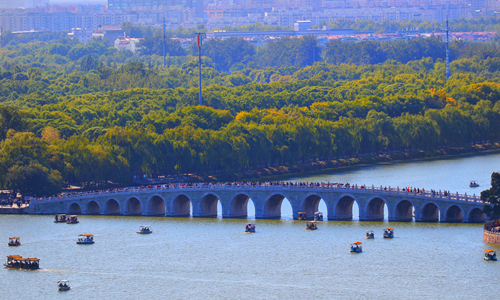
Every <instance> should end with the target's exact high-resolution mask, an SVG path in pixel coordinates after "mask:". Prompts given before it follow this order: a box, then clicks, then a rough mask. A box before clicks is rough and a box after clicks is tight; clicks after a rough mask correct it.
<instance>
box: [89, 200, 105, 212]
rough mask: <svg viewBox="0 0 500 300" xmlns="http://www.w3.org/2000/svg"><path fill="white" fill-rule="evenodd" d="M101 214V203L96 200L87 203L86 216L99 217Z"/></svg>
mask: <svg viewBox="0 0 500 300" xmlns="http://www.w3.org/2000/svg"><path fill="white" fill-rule="evenodd" d="M100 213H101V207H100V206H99V203H97V202H96V201H94V200H91V201H89V202H87V205H86V206H85V214H86V215H99V214H100Z"/></svg>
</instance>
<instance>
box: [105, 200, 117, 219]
mask: <svg viewBox="0 0 500 300" xmlns="http://www.w3.org/2000/svg"><path fill="white" fill-rule="evenodd" d="M120 212H121V211H120V203H119V202H118V201H117V200H116V199H113V198H111V199H108V200H106V202H105V203H104V214H105V215H119V214H120Z"/></svg>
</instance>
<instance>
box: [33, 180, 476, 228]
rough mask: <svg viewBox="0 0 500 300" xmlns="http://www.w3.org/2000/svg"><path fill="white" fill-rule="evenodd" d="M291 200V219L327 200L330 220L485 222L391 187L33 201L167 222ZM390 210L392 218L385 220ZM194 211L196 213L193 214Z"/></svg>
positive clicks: (162, 191) (466, 207) (169, 188)
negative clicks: (355, 207)
mask: <svg viewBox="0 0 500 300" xmlns="http://www.w3.org/2000/svg"><path fill="white" fill-rule="evenodd" d="M285 199H288V201H289V202H290V204H291V206H292V210H293V217H294V219H296V218H297V217H298V212H299V211H304V212H306V213H307V216H308V218H312V216H313V215H314V212H316V211H317V210H318V206H319V203H320V201H321V200H324V202H325V204H326V206H327V210H328V219H329V220H352V216H353V204H354V203H355V202H356V203H357V205H358V207H359V219H360V220H361V221H382V220H384V217H385V218H388V220H389V221H413V220H415V221H417V222H439V221H441V222H471V223H472V222H484V221H485V215H484V213H483V212H482V210H481V208H482V206H483V202H482V201H481V199H480V198H479V197H477V196H475V195H473V196H468V195H467V194H465V195H459V194H458V193H455V194H448V193H443V192H441V191H439V192H437V191H433V192H429V191H425V192H420V193H417V192H416V191H408V190H407V189H399V188H391V187H388V188H387V187H386V188H383V187H374V186H371V187H367V186H357V185H355V186H348V187H346V186H344V185H340V184H320V185H315V186H295V185H286V184H270V183H266V184H263V183H260V184H259V183H257V184H232V185H226V184H208V185H207V184H194V185H193V186H183V185H163V186H154V187H140V188H125V189H120V190H115V191H109V190H108V191H96V192H85V193H73V194H66V195H60V196H57V197H50V198H42V199H31V204H30V206H31V211H32V212H33V213H35V214H55V213H67V214H84V215H99V214H101V215H143V216H166V217H190V216H193V217H203V218H214V217H217V214H218V212H217V202H218V201H220V203H221V206H222V217H223V218H246V217H247V205H248V202H249V201H252V202H253V204H254V206H255V218H257V219H278V218H280V217H281V204H282V202H283V200H285ZM385 206H387V211H388V216H384V207H385ZM191 207H192V211H191Z"/></svg>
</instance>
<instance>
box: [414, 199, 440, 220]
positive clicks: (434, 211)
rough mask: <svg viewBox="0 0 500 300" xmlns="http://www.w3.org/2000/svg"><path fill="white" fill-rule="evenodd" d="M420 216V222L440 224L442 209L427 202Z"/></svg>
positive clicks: (435, 204) (433, 203)
mask: <svg viewBox="0 0 500 300" xmlns="http://www.w3.org/2000/svg"><path fill="white" fill-rule="evenodd" d="M419 215H420V218H419V219H418V221H420V222H439V217H440V215H441V208H440V207H439V205H438V204H437V203H435V202H426V203H424V204H423V205H422V209H421V210H420V214H419Z"/></svg>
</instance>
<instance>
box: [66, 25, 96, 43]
mask: <svg viewBox="0 0 500 300" xmlns="http://www.w3.org/2000/svg"><path fill="white" fill-rule="evenodd" d="M68 36H69V37H75V38H77V39H78V40H79V41H80V42H81V43H84V44H85V43H88V42H89V41H90V40H92V29H87V28H73V29H71V32H69V33H68Z"/></svg>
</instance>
